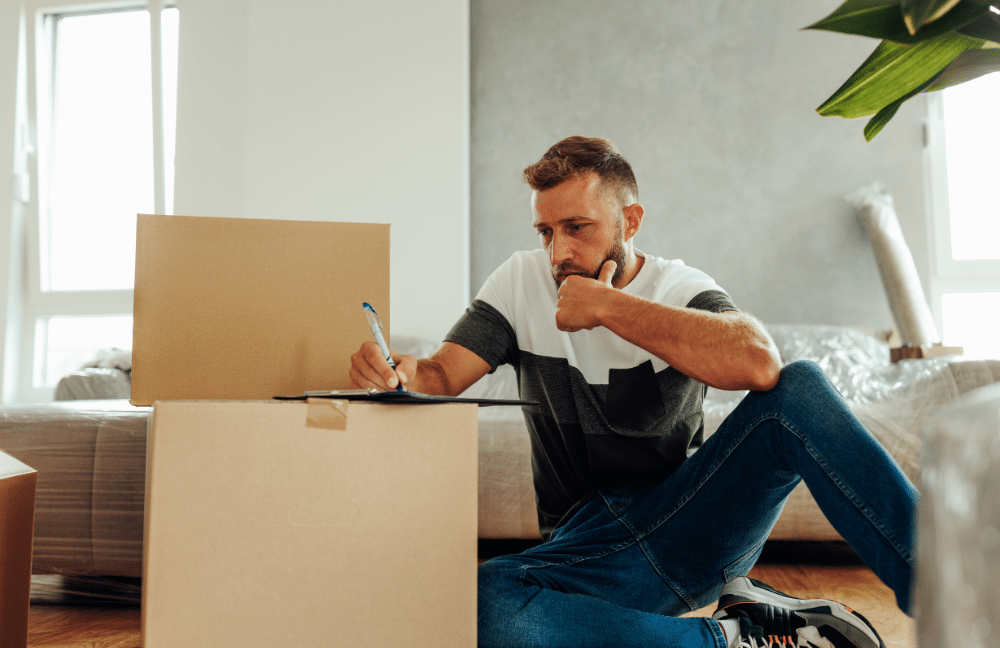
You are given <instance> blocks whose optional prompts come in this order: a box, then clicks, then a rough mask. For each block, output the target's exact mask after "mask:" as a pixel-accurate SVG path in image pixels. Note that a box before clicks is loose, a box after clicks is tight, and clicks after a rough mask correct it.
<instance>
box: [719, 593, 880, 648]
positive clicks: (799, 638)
mask: <svg viewBox="0 0 1000 648" xmlns="http://www.w3.org/2000/svg"><path fill="white" fill-rule="evenodd" d="M712 618H713V619H715V620H717V621H721V620H724V619H735V620H738V621H739V623H740V631H741V635H742V636H741V644H740V645H742V646H747V647H748V648H761V647H762V646H782V647H787V648H885V644H884V643H882V638H881V637H879V636H878V633H877V632H875V628H873V627H872V624H871V623H869V622H868V620H867V619H865V618H864V617H863V616H861V615H860V614H858V613H857V612H855V611H854V610H852V609H851V608H849V607H847V606H846V605H841V604H840V603H837V602H836V601H828V600H825V599H799V598H795V597H794V596H789V595H787V594H783V593H781V592H779V591H778V590H776V589H774V588H772V587H769V586H768V585H765V584H764V583H761V582H760V581H758V580H754V579H753V578H746V577H741V578H735V579H733V580H731V581H729V582H728V583H726V585H725V587H723V588H722V596H721V597H720V598H719V608H718V609H717V610H716V611H715V614H713V615H712Z"/></svg>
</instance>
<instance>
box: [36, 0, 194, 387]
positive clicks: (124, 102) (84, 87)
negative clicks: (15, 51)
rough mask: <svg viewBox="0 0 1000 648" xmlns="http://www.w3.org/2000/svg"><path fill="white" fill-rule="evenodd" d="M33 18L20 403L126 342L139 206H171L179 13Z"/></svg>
mask: <svg viewBox="0 0 1000 648" xmlns="http://www.w3.org/2000/svg"><path fill="white" fill-rule="evenodd" d="M51 4H53V3H50V5H51ZM30 24H31V23H30V21H29V25H30ZM35 24H36V25H37V29H36V30H29V34H28V47H27V48H26V50H25V51H27V52H30V53H36V52H37V55H34V56H33V55H31V54H29V55H28V65H27V74H28V76H29V78H30V77H33V78H34V80H35V83H34V97H33V99H34V101H30V100H29V102H28V105H29V109H28V111H27V119H28V121H29V123H30V127H31V128H30V130H31V131H33V132H34V133H36V140H35V141H36V143H37V147H36V148H37V157H36V159H35V163H36V164H35V166H34V168H33V169H31V171H32V172H33V175H34V177H35V178H37V196H35V198H36V200H35V201H34V202H33V203H32V204H31V207H30V210H29V215H30V220H31V221H32V223H33V225H34V226H32V227H29V231H30V232H32V234H31V235H30V236H31V238H32V239H33V243H32V244H31V245H29V249H28V255H27V256H28V260H29V264H28V268H29V271H28V273H27V276H26V283H27V286H26V290H25V308H24V321H23V325H22V327H21V328H22V339H23V340H24V341H25V342H28V341H30V343H29V344H23V345H22V346H23V348H24V350H23V351H22V357H21V359H20V362H19V370H18V373H19V376H20V378H19V389H18V392H19V393H18V400H28V401H31V400H47V399H49V398H51V392H52V387H54V386H55V383H56V382H57V381H58V379H59V378H60V377H61V376H62V375H65V373H67V372H68V371H71V370H73V369H75V368H76V367H78V366H79V365H80V364H82V363H83V362H86V361H87V360H89V359H91V358H92V357H94V355H95V354H96V353H97V352H98V351H99V350H101V349H107V348H112V347H118V348H123V349H127V348H131V346H132V316H131V313H132V286H133V283H134V271H135V223H136V214H138V213H172V211H173V205H172V197H173V175H174V174H173V157H174V155H173V148H174V139H175V138H174V131H175V123H176V119H175V114H176V87H177V47H178V34H179V14H178V10H177V9H176V8H173V7H169V6H168V7H166V8H163V9H162V10H159V9H158V10H156V13H155V14H154V13H151V11H150V10H148V9H147V8H146V6H145V5H144V4H137V5H135V6H130V7H122V5H121V4H120V3H118V4H116V5H115V6H114V7H112V8H108V9H100V8H98V9H91V10H88V11H60V10H58V9H56V10H50V11H45V12H43V13H41V14H40V15H39V16H38V20H37V21H36V23H35ZM33 39H34V42H32V40H33ZM29 88H30V86H29ZM28 92H31V90H30V89H29V90H28Z"/></svg>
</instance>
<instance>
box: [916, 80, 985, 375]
mask: <svg viewBox="0 0 1000 648" xmlns="http://www.w3.org/2000/svg"><path fill="white" fill-rule="evenodd" d="M998 104H1000V74H989V75H986V76H983V77H980V78H978V79H975V80H974V81H969V82H967V83H964V84H962V85H958V86H955V87H952V88H948V89H946V90H943V91H942V92H939V93H934V94H932V95H930V96H929V102H928V105H929V107H930V115H929V120H928V121H929V126H930V128H929V133H930V137H929V146H928V152H929V155H928V164H929V171H930V182H929V183H928V185H929V187H930V192H931V195H930V203H931V220H932V234H933V253H934V265H933V272H932V275H933V276H932V281H931V296H932V304H931V306H932V310H933V311H934V313H935V317H936V319H937V320H938V325H939V327H940V332H941V337H942V340H943V341H944V343H945V344H947V345H951V346H962V347H964V348H965V355H966V356H968V357H970V358H985V357H991V358H1000V337H998V336H997V332H996V327H995V325H994V324H993V323H994V322H996V321H998V320H1000V201H998V200H997V198H996V192H995V190H994V187H995V185H996V182H995V178H996V177H997V174H998V172H1000V161H998V160H997V159H996V156H995V155H993V151H995V150H997V149H996V147H997V146H998V145H1000V122H998V120H997V118H996V106H997V105H998Z"/></svg>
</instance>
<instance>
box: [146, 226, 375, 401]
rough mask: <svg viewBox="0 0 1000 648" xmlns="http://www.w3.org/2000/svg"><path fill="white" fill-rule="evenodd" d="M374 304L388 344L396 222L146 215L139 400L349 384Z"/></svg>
mask: <svg viewBox="0 0 1000 648" xmlns="http://www.w3.org/2000/svg"><path fill="white" fill-rule="evenodd" d="M364 302H369V303H370V304H372V306H374V307H375V308H376V310H378V312H379V315H380V317H381V319H382V326H383V329H384V331H385V333H386V339H387V340H388V339H389V337H388V331H389V319H390V318H389V226H388V225H372V224H364V223H328V222H312V221H282V220H262V219H245V218H209V217H190V216H153V215H140V216H139V221H138V227H137V234H136V269H135V305H134V306H135V310H134V317H135V320H134V328H133V346H132V397H131V401H132V404H133V405H152V404H153V402H154V401H156V400H187V399H223V400H229V399H235V400H259V399H268V398H272V397H274V396H277V395H281V394H301V393H303V392H304V391H307V390H322V389H345V388H349V387H350V378H349V377H348V369H349V368H350V356H351V354H353V353H354V352H355V351H357V349H358V348H359V347H360V346H361V344H362V342H365V341H368V340H371V339H372V334H371V330H370V329H369V328H368V322H367V320H366V319H365V315H364V312H363V311H362V308H361V305H362V303H364Z"/></svg>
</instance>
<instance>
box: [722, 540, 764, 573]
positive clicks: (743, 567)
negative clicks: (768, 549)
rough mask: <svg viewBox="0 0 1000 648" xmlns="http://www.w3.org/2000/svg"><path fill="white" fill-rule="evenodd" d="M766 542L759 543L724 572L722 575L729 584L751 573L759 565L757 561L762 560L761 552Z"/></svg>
mask: <svg viewBox="0 0 1000 648" xmlns="http://www.w3.org/2000/svg"><path fill="white" fill-rule="evenodd" d="M764 542H765V541H764V540H761V541H760V542H758V543H757V545H756V546H755V547H754V548H753V549H751V550H750V551H748V552H746V553H745V554H743V555H742V556H740V557H739V558H737V559H736V560H734V561H733V562H732V563H730V564H729V565H728V566H727V567H726V568H725V569H724V570H723V572H722V573H723V575H724V576H725V577H726V581H727V582H728V581H731V580H733V579H734V578H739V577H740V576H746V575H747V574H749V573H750V570H751V569H752V568H753V566H754V565H755V564H757V559H758V558H760V552H761V551H763V550H764Z"/></svg>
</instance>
